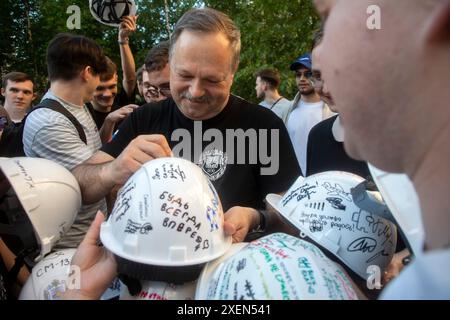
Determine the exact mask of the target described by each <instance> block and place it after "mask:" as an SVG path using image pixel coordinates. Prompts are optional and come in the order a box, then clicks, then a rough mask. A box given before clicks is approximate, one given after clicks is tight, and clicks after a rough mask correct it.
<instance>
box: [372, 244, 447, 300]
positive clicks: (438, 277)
mask: <svg viewBox="0 0 450 320" xmlns="http://www.w3.org/2000/svg"><path fill="white" fill-rule="evenodd" d="M449 268H450V250H439V251H433V252H430V253H425V254H423V255H421V256H420V257H418V258H417V260H415V261H413V262H411V264H410V265H409V266H407V267H406V268H405V269H404V270H403V271H402V272H401V273H400V275H399V276H398V277H397V278H396V279H394V280H393V281H392V283H390V284H389V285H388V286H387V287H386V288H385V289H384V290H383V293H382V295H381V297H380V299H382V300H449V299H450V275H449Z"/></svg>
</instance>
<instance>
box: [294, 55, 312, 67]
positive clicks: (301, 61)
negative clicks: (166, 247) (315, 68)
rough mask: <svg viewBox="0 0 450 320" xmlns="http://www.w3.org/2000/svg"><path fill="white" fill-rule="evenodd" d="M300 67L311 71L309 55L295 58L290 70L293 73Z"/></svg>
mask: <svg viewBox="0 0 450 320" xmlns="http://www.w3.org/2000/svg"><path fill="white" fill-rule="evenodd" d="M301 66H303V67H305V68H307V69H309V70H312V61H311V53H305V54H304V55H302V56H300V57H298V58H297V60H295V61H294V63H293V64H291V70H292V71H295V70H297V69H299V68H300V67H301Z"/></svg>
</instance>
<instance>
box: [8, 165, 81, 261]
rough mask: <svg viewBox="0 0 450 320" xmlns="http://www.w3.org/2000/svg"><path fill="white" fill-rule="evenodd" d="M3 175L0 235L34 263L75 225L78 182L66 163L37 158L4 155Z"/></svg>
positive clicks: (12, 247)
mask: <svg viewBox="0 0 450 320" xmlns="http://www.w3.org/2000/svg"><path fill="white" fill-rule="evenodd" d="M0 175H1V177H0V181H1V186H2V188H1V190H0V191H1V192H0V197H1V201H0V204H1V207H0V208H1V211H2V221H1V223H0V234H1V235H2V239H3V240H4V241H5V243H6V244H7V246H8V247H9V248H10V249H11V251H13V252H14V253H15V254H16V255H19V253H20V252H25V251H28V252H29V254H28V255H27V257H25V258H26V261H27V263H28V264H30V265H33V264H34V263H35V262H36V261H38V260H39V259H41V258H42V257H44V256H45V255H46V254H47V253H49V252H50V251H51V249H52V247H53V246H54V245H55V243H56V242H57V241H58V240H59V239H60V238H61V236H62V235H63V234H64V233H65V232H66V231H68V230H69V229H70V227H71V226H72V224H73V221H74V220H75V217H76V215H77V213H78V210H79V208H80V206H81V193H80V188H79V186H78V182H77V181H76V179H75V177H74V176H73V175H72V174H71V173H70V172H69V171H68V170H67V169H66V168H64V167H63V166H61V165H59V164H57V163H55V162H52V161H50V160H46V159H37V158H0ZM5 178H6V179H5ZM30 222H31V223H30ZM8 229H10V230H8ZM31 251H34V252H31Z"/></svg>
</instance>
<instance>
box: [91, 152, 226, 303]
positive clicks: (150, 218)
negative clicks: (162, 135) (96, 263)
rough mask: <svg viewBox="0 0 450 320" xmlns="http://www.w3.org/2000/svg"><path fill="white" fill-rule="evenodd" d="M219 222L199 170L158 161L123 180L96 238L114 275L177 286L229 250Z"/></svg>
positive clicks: (212, 192) (171, 160)
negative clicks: (110, 257) (111, 259)
mask: <svg viewBox="0 0 450 320" xmlns="http://www.w3.org/2000/svg"><path fill="white" fill-rule="evenodd" d="M223 224H224V215H223V210H222V205H221V203H220V199H219V197H218V195H217V193H216V190H215V189H214V186H213V185H212V184H211V182H210V181H209V180H208V179H207V178H206V176H205V175H204V174H203V172H202V170H201V169H200V168H199V167H198V166H196V165H195V164H193V163H192V162H189V161H187V160H184V159H179V158H162V159H156V160H152V161H149V162H148V163H146V164H145V165H143V166H142V168H141V169H140V170H138V171H137V172H136V173H135V174H134V175H133V176H132V177H131V178H130V179H129V180H128V181H127V182H126V184H125V185H124V186H123V188H122V189H121V190H120V191H119V193H118V196H117V200H116V203H115V206H114V209H113V212H112V214H111V216H110V217H109V218H108V220H107V221H106V222H104V223H103V225H102V228H101V233H100V237H101V240H102V242H103V244H104V245H105V247H106V248H108V249H109V250H110V251H111V252H113V253H114V254H115V256H116V260H117V262H118V271H119V273H120V274H123V275H126V276H129V277H131V278H134V279H140V280H152V281H163V282H170V283H177V284H179V283H185V282H189V281H193V280H195V279H196V278H197V277H198V275H199V273H200V271H201V268H202V266H203V264H204V263H206V262H208V261H211V260H213V259H216V258H218V257H219V256H221V255H222V254H224V253H225V252H226V250H227V249H228V248H229V247H230V246H231V237H229V236H226V235H225V233H224V230H223ZM137 291H139V290H137ZM133 294H136V290H133Z"/></svg>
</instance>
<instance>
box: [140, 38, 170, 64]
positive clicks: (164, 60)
mask: <svg viewBox="0 0 450 320" xmlns="http://www.w3.org/2000/svg"><path fill="white" fill-rule="evenodd" d="M169 47H170V42H169V41H162V42H160V43H158V44H157V45H156V46H154V47H153V48H152V49H151V50H150V51H149V52H148V54H147V57H146V58H145V70H146V71H147V72H152V71H159V70H162V69H164V67H165V66H166V65H167V64H168V63H169Z"/></svg>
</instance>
